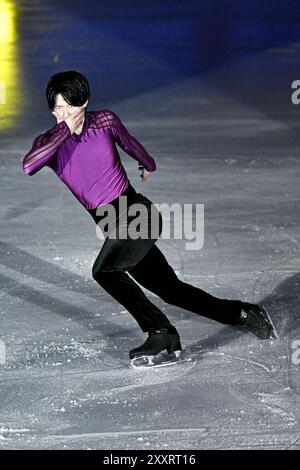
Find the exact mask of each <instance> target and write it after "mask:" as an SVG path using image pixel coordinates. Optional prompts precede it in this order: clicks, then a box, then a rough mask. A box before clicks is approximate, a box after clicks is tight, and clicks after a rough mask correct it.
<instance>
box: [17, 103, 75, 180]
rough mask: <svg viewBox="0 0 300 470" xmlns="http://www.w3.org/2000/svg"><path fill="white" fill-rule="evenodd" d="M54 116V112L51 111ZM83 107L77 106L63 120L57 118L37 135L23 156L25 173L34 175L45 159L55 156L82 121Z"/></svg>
mask: <svg viewBox="0 0 300 470" xmlns="http://www.w3.org/2000/svg"><path fill="white" fill-rule="evenodd" d="M52 114H54V115H55V117H57V116H56V113H55V112H54V113H52ZM83 116H84V109H83V108H81V107H80V108H78V109H77V110H76V111H75V112H74V113H73V114H72V115H71V116H69V117H68V118H67V119H65V120H58V122H57V124H56V125H55V126H54V127H52V128H51V129H49V130H48V131H46V132H45V133H44V134H40V135H38V136H37V137H36V138H35V140H34V142H33V144H32V148H31V149H30V150H29V152H28V153H27V154H26V155H25V157H24V158H23V170H24V172H25V173H26V174H27V175H34V174H35V173H36V172H37V171H38V170H40V169H41V168H42V167H43V166H44V165H45V164H46V163H47V161H48V160H49V159H50V158H51V157H54V156H55V153H56V151H57V149H58V148H59V147H60V146H61V144H62V143H63V142H64V140H66V139H67V138H68V137H69V136H70V135H71V134H72V133H73V132H74V130H76V129H77V127H78V125H79V124H80V123H81V122H82V118H83Z"/></svg>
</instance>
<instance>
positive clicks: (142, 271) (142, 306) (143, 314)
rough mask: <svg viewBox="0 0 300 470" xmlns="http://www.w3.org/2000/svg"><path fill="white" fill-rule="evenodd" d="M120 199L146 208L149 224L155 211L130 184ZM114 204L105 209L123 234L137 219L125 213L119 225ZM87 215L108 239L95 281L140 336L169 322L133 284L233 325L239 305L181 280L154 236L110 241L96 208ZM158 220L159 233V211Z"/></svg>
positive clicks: (93, 270)
mask: <svg viewBox="0 0 300 470" xmlns="http://www.w3.org/2000/svg"><path fill="white" fill-rule="evenodd" d="M121 196H127V201H128V207H130V206H131V205H132V204H133V203H136V202H137V201H138V202H140V203H142V204H144V206H145V207H147V209H148V220H149V224H150V217H149V214H150V212H149V211H150V208H151V207H152V210H153V209H154V208H153V203H152V202H151V201H150V200H149V199H148V198H146V197H145V196H143V195H142V194H141V193H137V192H136V191H135V189H134V188H133V187H132V186H131V184H130V183H129V186H128V188H127V189H126V190H125V191H124V192H123V193H122V195H121ZM118 200H119V198H116V199H115V200H114V201H112V202H111V203H109V204H107V205H105V207H106V206H109V205H112V206H113V207H115V209H116V211H117V216H116V226H117V227H118V228H120V233H126V229H127V225H128V224H129V223H130V222H131V220H133V219H134V217H135V216H131V217H129V216H128V212H127V214H126V215H127V222H126V223H125V222H124V223H123V222H122V214H120V213H119V212H118V207H119V206H118V202H119V201H118ZM103 208H104V206H102V209H103ZM156 210H157V209H156ZM89 212H90V214H91V216H92V217H93V219H94V220H95V222H96V223H97V224H98V225H99V227H100V228H101V230H102V232H103V233H104V235H105V236H106V235H107V237H106V239H105V242H104V244H103V246H102V248H101V250H100V252H99V254H98V256H97V258H96V260H95V262H94V265H93V269H92V274H93V278H94V279H95V281H97V282H98V284H99V285H101V286H102V288H103V289H104V290H105V291H106V292H108V293H109V294H110V295H111V296H112V297H113V298H114V299H116V300H117V301H118V302H119V303H120V304H121V305H123V306H124V307H125V308H126V310H128V312H129V313H130V314H131V315H132V316H133V317H134V318H135V320H136V321H137V323H138V324H139V326H140V327H141V329H142V330H143V331H144V332H146V331H148V330H149V329H150V328H162V327H167V326H169V325H170V322H169V320H168V318H167V317H166V316H165V315H164V314H163V312H162V311H161V310H160V309H159V308H158V307H156V306H155V305H154V304H153V303H152V302H151V301H150V300H149V299H148V298H147V297H146V295H145V294H144V292H143V290H142V289H141V288H140V286H139V285H138V284H137V283H136V282H135V281H134V280H136V281H137V282H138V283H139V284H140V285H142V286H143V287H145V288H146V289H148V290H150V291H151V292H153V293H155V294H156V295H158V296H159V297H160V298H161V299H162V300H164V301H165V302H167V303H169V304H171V305H176V306H177V307H181V308H183V309H185V310H188V311H190V312H194V313H196V314H198V315H202V316H204V317H207V318H210V319H212V320H216V321H218V322H220V323H223V324H232V325H234V324H236V323H237V320H238V318H239V317H240V312H241V306H242V303H241V301H240V300H229V299H221V298H218V297H215V296H213V295H211V294H209V293H207V292H205V291H203V290H201V289H199V288H198V287H195V286H193V285H191V284H188V283H186V282H183V281H181V280H180V279H179V278H178V277H177V275H176V273H175V272H174V269H173V268H172V266H171V265H170V264H169V263H168V261H167V260H166V258H165V256H164V255H163V253H162V252H161V250H160V249H159V248H158V247H157V245H155V242H156V241H157V239H158V236H156V237H154V238H148V239H142V238H138V239H132V238H130V237H128V238H125V239H121V238H117V239H111V238H109V235H108V234H107V233H106V232H105V230H106V226H104V225H102V226H101V221H103V219H104V216H100V217H99V216H97V215H96V209H90V210H89ZM157 212H158V210H157ZM123 215H124V213H123ZM158 217H159V224H160V225H159V234H160V233H161V230H162V218H161V215H160V213H159V212H158ZM128 273H129V274H130V276H132V277H133V279H134V280H133V279H132V278H131V277H130V276H129V275H128Z"/></svg>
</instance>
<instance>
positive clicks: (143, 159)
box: [105, 110, 156, 172]
mask: <svg viewBox="0 0 300 470" xmlns="http://www.w3.org/2000/svg"><path fill="white" fill-rule="evenodd" d="M105 114H106V119H107V120H108V122H109V125H110V128H111V130H112V133H113V135H114V137H115V139H116V141H117V143H118V144H119V146H120V147H121V148H122V149H123V150H124V151H125V152H126V153H127V154H128V155H130V156H131V157H132V158H134V159H135V160H137V161H138V162H139V163H140V164H141V165H143V166H144V167H145V168H146V170H147V171H148V172H153V171H155V170H156V163H155V160H154V158H152V157H151V155H149V153H148V152H147V150H146V149H145V147H144V146H143V145H142V144H141V143H140V142H139V141H138V140H137V139H136V138H135V137H134V136H133V135H131V134H130V133H129V132H128V130H127V129H126V127H125V126H124V124H123V123H122V121H121V119H120V118H119V117H118V116H117V115H116V114H115V113H114V112H113V111H111V110H105Z"/></svg>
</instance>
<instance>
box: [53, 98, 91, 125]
mask: <svg viewBox="0 0 300 470" xmlns="http://www.w3.org/2000/svg"><path fill="white" fill-rule="evenodd" d="M87 104H88V100H87V101H86V102H85V103H84V105H83V106H84V107H86V106H87ZM78 108H79V106H73V105H72V104H69V103H67V101H65V100H64V98H63V96H62V95H61V94H60V93H59V94H58V95H56V97H55V106H54V108H53V110H54V111H56V112H57V113H58V114H59V116H60V117H61V118H62V119H66V118H67V117H68V116H70V114H72V113H74V111H75V110H76V109H78Z"/></svg>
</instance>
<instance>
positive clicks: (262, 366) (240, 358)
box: [206, 351, 272, 373]
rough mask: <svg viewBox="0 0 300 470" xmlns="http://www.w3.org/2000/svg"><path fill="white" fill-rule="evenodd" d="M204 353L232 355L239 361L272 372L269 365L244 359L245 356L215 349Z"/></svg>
mask: <svg viewBox="0 0 300 470" xmlns="http://www.w3.org/2000/svg"><path fill="white" fill-rule="evenodd" d="M206 354H209V355H212V354H215V355H219V356H224V357H232V358H233V359H237V360H239V361H242V362H247V363H250V364H253V365H255V366H258V367H261V368H262V369H264V370H266V371H267V372H268V373H270V372H272V370H271V369H270V368H269V367H267V366H265V365H264V364H261V363H260V362H256V361H253V360H251V359H246V358H245V357H239V356H234V355H233V354H229V353H224V352H216V351H207V353H206Z"/></svg>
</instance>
